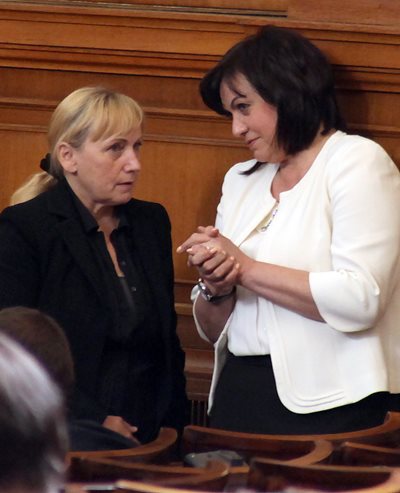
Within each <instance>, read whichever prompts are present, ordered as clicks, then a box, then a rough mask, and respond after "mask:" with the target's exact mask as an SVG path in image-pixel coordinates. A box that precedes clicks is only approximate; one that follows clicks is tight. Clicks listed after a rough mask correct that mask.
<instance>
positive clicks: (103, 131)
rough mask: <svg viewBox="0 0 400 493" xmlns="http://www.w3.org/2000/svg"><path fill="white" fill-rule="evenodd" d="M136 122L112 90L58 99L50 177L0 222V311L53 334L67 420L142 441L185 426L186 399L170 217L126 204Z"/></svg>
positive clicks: (136, 114)
mask: <svg viewBox="0 0 400 493" xmlns="http://www.w3.org/2000/svg"><path fill="white" fill-rule="evenodd" d="M142 124H143V112H142V109H141V108H140V106H139V105H138V104H137V103H136V102H135V101H134V100H132V99H131V98H129V97H128V96H125V95H123V94H120V93H117V92H115V91H111V90H107V89H104V88H99V87H84V88H81V89H78V90H76V91H74V92H73V93H72V94H70V95H69V96H67V97H66V98H65V99H64V100H63V101H61V103H60V104H59V105H58V107H57V108H56V110H55V112H54V114H53V116H52V119H51V121H50V126H49V132H48V140H49V151H50V152H49V156H48V159H45V160H44V161H42V164H41V166H42V167H44V168H45V169H46V170H48V172H49V174H50V175H51V179H50V180H43V179H42V178H40V177H43V175H40V177H39V180H38V179H37V177H36V178H34V179H33V180H31V181H30V183H29V184H28V185H27V186H26V187H25V190H23V195H24V196H23V197H22V198H21V197H20V198H19V200H22V199H27V198H30V196H32V195H35V194H38V195H37V196H36V197H35V198H33V199H31V200H28V201H26V202H23V203H20V204H17V205H14V206H12V207H9V208H7V209H5V210H4V211H3V212H2V214H1V215H0V238H1V241H0V244H1V246H0V306H1V307H6V306H15V305H22V306H29V307H34V308H38V309H40V310H42V311H44V312H45V313H47V314H49V315H51V316H52V317H54V318H55V320H56V321H57V322H58V323H59V324H60V325H61V327H63V329H64V330H65V333H66V336H67V338H68V340H69V343H70V346H71V350H72V355H73V358H74V365H75V372H76V386H77V389H78V390H77V392H76V395H75V398H74V399H73V408H72V413H73V415H74V417H77V418H85V417H86V418H88V419H95V420H97V421H98V422H100V423H102V424H104V425H105V426H107V427H109V428H111V429H114V430H115V431H118V432H120V433H122V434H123V435H125V436H128V437H129V436H132V434H133V433H134V434H135V437H136V438H137V439H139V440H140V441H142V442H147V441H149V440H151V439H153V438H154V437H155V436H156V434H157V432H158V430H159V428H160V426H171V427H175V428H177V429H180V428H181V427H182V426H183V425H184V419H185V412H186V402H187V401H186V396H185V379H184V374H183V368H184V354H183V351H182V350H181V348H180V345H179V340H178V338H177V335H176V314H175V311H174V298H173V266H172V256H171V237H170V222H169V218H168V215H167V213H166V211H165V209H164V208H163V207H162V206H161V205H160V204H156V203H150V202H144V201H140V200H137V199H132V192H133V190H134V186H135V184H136V181H137V179H138V176H139V173H140V169H141V163H140V159H139V151H140V147H141V145H142ZM35 180H36V182H35ZM38 185H39V186H38Z"/></svg>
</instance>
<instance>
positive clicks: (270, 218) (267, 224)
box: [258, 202, 279, 233]
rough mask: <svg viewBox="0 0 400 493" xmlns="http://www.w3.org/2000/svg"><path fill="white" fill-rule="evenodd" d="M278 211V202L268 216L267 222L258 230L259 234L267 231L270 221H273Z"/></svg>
mask: <svg viewBox="0 0 400 493" xmlns="http://www.w3.org/2000/svg"><path fill="white" fill-rule="evenodd" d="M278 209H279V202H277V204H276V206H275V207H274V208H273V209H272V212H271V214H269V216H268V219H267V222H266V223H265V224H264V226H261V227H259V228H258V230H259V231H261V233H265V232H266V231H267V229H268V228H269V227H270V225H271V223H272V221H273V220H274V217H275V216H276V215H277V213H278Z"/></svg>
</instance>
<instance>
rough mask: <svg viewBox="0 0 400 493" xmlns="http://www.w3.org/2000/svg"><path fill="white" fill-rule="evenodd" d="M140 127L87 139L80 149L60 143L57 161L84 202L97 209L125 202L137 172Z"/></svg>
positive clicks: (128, 198)
mask: <svg viewBox="0 0 400 493" xmlns="http://www.w3.org/2000/svg"><path fill="white" fill-rule="evenodd" d="M141 145H142V130H141V128H140V127H139V128H137V129H134V130H132V131H131V132H130V133H128V134H126V135H113V136H111V137H107V138H105V139H100V140H98V141H96V142H94V141H93V140H91V139H90V136H89V137H88V138H87V139H86V141H85V142H84V143H83V145H82V146H81V147H80V148H79V149H74V148H72V147H70V146H68V145H67V144H65V146H66V148H65V149H64V151H65V155H63V148H62V146H63V144H61V146H60V152H59V160H60V162H61V164H62V166H63V168H64V170H65V176H66V178H67V180H68V183H69V184H70V186H71V188H72V189H73V191H74V192H75V194H76V195H77V196H78V197H79V199H80V200H81V201H82V202H83V204H84V205H85V206H86V207H87V208H88V209H89V210H90V211H91V212H96V211H98V210H100V209H101V208H103V207H105V206H115V205H119V204H124V203H126V202H128V201H129V200H130V199H131V198H132V192H133V188H134V185H135V183H136V180H137V178H138V175H139V171H140V167H141V165H140V161H139V150H140V146H141Z"/></svg>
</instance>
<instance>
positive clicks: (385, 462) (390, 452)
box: [332, 442, 400, 467]
mask: <svg viewBox="0 0 400 493" xmlns="http://www.w3.org/2000/svg"><path fill="white" fill-rule="evenodd" d="M332 463H334V464H342V465H348V466H387V467H400V449H399V448H397V449H396V448H391V447H382V446H377V445H369V444H365V443H355V442H344V443H342V444H341V445H340V447H339V448H338V449H337V450H336V451H335V453H334V454H333V455H332Z"/></svg>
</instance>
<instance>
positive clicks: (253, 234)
mask: <svg viewBox="0 0 400 493" xmlns="http://www.w3.org/2000/svg"><path fill="white" fill-rule="evenodd" d="M201 94H202V97H203V100H204V101H205V103H206V104H207V105H208V106H209V107H210V108H212V109H213V110H215V111H216V112H218V113H220V114H223V115H227V116H229V117H230V118H231V119H232V131H233V134H234V135H235V136H236V137H238V138H241V139H242V140H243V141H244V142H245V144H246V145H247V146H248V147H249V149H250V150H251V152H252V153H253V156H254V159H253V160H251V161H248V162H244V163H239V164H237V165H236V166H234V167H233V168H231V170H229V171H228V173H227V175H226V177H225V180H224V185H223V190H222V198H221V201H220V204H219V206H218V211H217V219H216V224H215V227H214V226H207V227H199V228H198V229H197V231H196V232H194V233H193V234H192V235H191V236H190V237H189V238H188V239H187V240H186V241H185V242H184V243H183V244H182V245H181V246H180V247H179V248H178V251H179V252H187V254H188V260H189V264H190V265H193V266H194V267H196V268H197V269H198V272H199V275H200V278H201V280H200V282H199V284H198V285H197V286H196V287H195V289H194V291H193V299H194V316H195V320H196V324H197V327H198V330H199V333H200V335H201V336H202V337H204V338H206V339H207V340H209V341H210V342H212V343H213V344H215V355H216V361H215V368H214V375H213V381H212V385H211V392H210V420H211V426H213V427H219V428H225V429H232V430H238V431H247V432H256V433H291V434H294V433H334V432H344V431H349V430H356V429H361V428H365V427H369V426H374V425H377V424H379V423H381V422H382V421H383V419H384V417H385V414H386V412H387V411H388V410H389V409H391V408H393V406H394V402H395V399H396V395H395V394H397V393H398V392H399V391H400V358H399V357H398V356H396V351H398V348H399V347H400V346H399V345H400V333H399V331H398V321H399V320H400V318H399V317H400V284H399V279H400V276H399V274H400V272H399V269H400V261H399V251H400V175H399V172H398V170H397V168H396V166H395V165H394V163H393V162H392V160H391V159H390V157H389V156H388V155H387V153H386V152H385V151H384V150H383V149H382V148H381V147H380V146H379V145H378V144H376V143H374V142H373V141H371V140H368V139H365V138H363V137H360V136H354V135H348V134H346V133H345V125H344V122H343V119H342V117H341V115H340V112H339V109H338V106H337V103H336V97H335V91H334V84H333V77H332V71H331V67H330V65H329V63H328V61H327V60H326V58H325V57H324V55H323V54H322V53H321V52H320V51H319V49H318V48H316V47H315V46H314V45H313V44H312V43H311V42H309V41H308V40H307V39H305V38H304V37H302V36H301V35H300V34H298V33H296V32H294V31H291V30H288V29H285V28H278V27H272V26H266V27H264V28H263V29H261V30H260V32H259V33H258V34H256V35H254V36H251V37H249V38H246V39H245V40H243V41H241V42H240V43H238V44H237V45H235V46H234V47H233V48H231V50H229V51H228V52H227V53H226V54H225V56H224V57H223V58H222V60H221V61H220V62H219V63H218V64H217V65H216V66H215V67H214V68H213V69H212V70H211V71H210V72H209V73H208V74H206V76H205V77H204V78H203V80H202V82H201Z"/></svg>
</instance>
